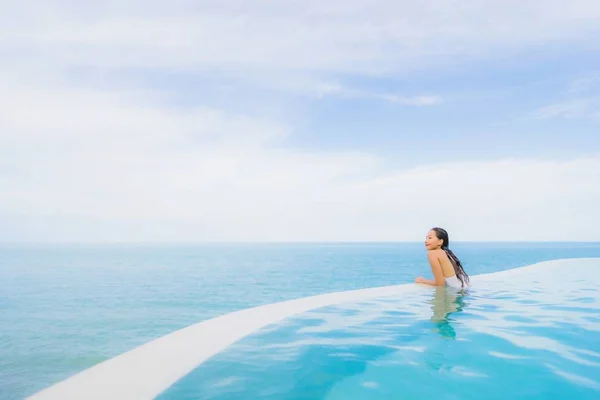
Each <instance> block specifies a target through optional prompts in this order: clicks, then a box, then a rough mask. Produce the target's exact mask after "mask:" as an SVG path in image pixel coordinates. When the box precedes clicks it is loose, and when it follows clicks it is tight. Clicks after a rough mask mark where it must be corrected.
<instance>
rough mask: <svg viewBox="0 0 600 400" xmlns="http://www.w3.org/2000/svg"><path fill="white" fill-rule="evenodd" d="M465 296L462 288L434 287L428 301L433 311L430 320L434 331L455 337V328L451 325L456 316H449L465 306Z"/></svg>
mask: <svg viewBox="0 0 600 400" xmlns="http://www.w3.org/2000/svg"><path fill="white" fill-rule="evenodd" d="M465 296H466V292H465V291H462V290H461V291H458V290H455V289H453V288H447V287H443V286H439V287H435V288H434V291H433V298H432V299H431V301H430V304H431V310H432V311H433V315H432V316H431V319H430V320H431V322H433V323H434V325H435V329H434V331H435V332H437V333H439V334H440V335H441V336H442V337H445V338H448V339H456V330H455V329H454V328H453V327H452V322H453V321H454V318H455V317H456V316H452V317H451V315H452V314H457V313H460V312H461V311H462V310H463V308H465V307H466V305H467V303H466V302H465V299H464V297H465Z"/></svg>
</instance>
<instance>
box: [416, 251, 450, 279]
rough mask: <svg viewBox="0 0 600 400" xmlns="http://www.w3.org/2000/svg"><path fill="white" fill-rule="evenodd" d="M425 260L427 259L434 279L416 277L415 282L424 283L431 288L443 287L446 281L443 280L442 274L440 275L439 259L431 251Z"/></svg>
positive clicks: (440, 265)
mask: <svg viewBox="0 0 600 400" xmlns="http://www.w3.org/2000/svg"><path fill="white" fill-rule="evenodd" d="M427 259H429V265H430V266H431V272H433V278H434V279H433V280H431V279H425V278H423V277H418V278H417V279H415V282H417V283H424V284H426V285H431V286H444V285H445V284H446V280H445V279H444V274H443V273H442V264H440V260H439V258H438V257H437V256H436V255H435V253H434V252H433V251H429V252H427Z"/></svg>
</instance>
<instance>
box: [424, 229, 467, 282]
mask: <svg viewBox="0 0 600 400" xmlns="http://www.w3.org/2000/svg"><path fill="white" fill-rule="evenodd" d="M449 244H450V239H449V238H448V232H446V231H445V230H444V229H442V228H433V229H431V230H430V231H429V232H428V233H427V237H426V238H425V248H426V249H427V258H428V259H429V265H430V266H431V272H433V277H434V279H433V280H431V279H425V278H423V277H422V276H420V277H418V278H417V279H415V282H417V283H424V284H426V285H431V286H444V285H447V286H451V287H454V288H458V289H462V288H468V287H469V276H468V275H467V273H466V272H465V270H464V269H463V266H462V264H461V263H460V260H459V259H458V257H456V255H455V254H454V253H453V252H452V250H450V248H449V247H448V246H449Z"/></svg>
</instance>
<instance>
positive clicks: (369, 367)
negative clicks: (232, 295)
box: [33, 258, 600, 400]
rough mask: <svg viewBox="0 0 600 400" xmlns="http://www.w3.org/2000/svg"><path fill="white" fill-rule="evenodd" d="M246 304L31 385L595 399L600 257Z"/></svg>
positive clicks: (271, 394)
mask: <svg viewBox="0 0 600 400" xmlns="http://www.w3.org/2000/svg"><path fill="white" fill-rule="evenodd" d="M472 283H473V287H472V289H470V290H468V291H467V292H464V293H462V292H457V291H455V290H453V289H449V288H432V287H428V286H424V285H415V284H407V285H397V286H390V287H385V288H374V289H365V290H359V291H352V292H340V293H332V294H327V295H323V296H316V297H309V298H303V299H299V300H293V301H288V302H283V303H274V304H269V305H265V306H260V307H257V308H253V309H247V310H242V311H239V312H235V313H232V314H227V315H225V316H222V317H219V318H216V319H212V320H208V321H203V322H201V323H199V324H196V325H193V326H191V327H189V328H186V329H183V330H180V331H177V332H174V333H172V334H170V335H167V336H165V337H163V338H160V339H157V340H155V341H152V342H149V343H147V344H145V345H143V346H141V347H138V348H136V349H133V350H132V351H130V352H127V353H125V354H122V355H121V356H119V357H116V358H113V359H111V360H108V361H106V362H103V363H100V364H98V365H96V366H94V367H92V368H90V369H88V370H86V371H82V372H81V373H79V374H77V375H75V376H73V377H71V378H69V379H67V380H66V381H63V382H60V383H58V384H57V385H54V386H52V387H50V388H48V389H47V390H44V391H42V392H40V393H38V394H36V395H35V396H33V398H35V399H42V400H45V399H65V398H86V399H104V398H123V399H130V398H136V399H138V398H139V399H147V398H158V399H162V400H166V399H169V400H180V399H213V400H233V399H235V400H238V399H273V400H275V399H285V400H300V399H307V400H308V399H310V400H313V399H314V400H320V399H324V400H342V399H344V400H345V399H358V400H361V399H364V400H367V399H427V398H435V399H556V398H558V399H580V400H585V399H599V398H600V259H597V258H596V259H568V260H557V261H550V262H544V263H539V264H535V265H532V266H528V267H524V268H517V269H513V270H509V271H503V272H496V273H491V274H487V275H477V276H474V277H472Z"/></svg>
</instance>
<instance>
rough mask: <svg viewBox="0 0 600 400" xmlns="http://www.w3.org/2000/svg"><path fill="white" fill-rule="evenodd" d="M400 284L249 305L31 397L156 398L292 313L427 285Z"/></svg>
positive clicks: (479, 278) (481, 278) (554, 264)
mask: <svg viewBox="0 0 600 400" xmlns="http://www.w3.org/2000/svg"><path fill="white" fill-rule="evenodd" d="M588 263H592V264H595V265H597V266H598V267H600V258H574V259H562V260H552V261H545V262H541V263H536V264H532V265H528V266H525V267H520V268H515V269H510V270H507V271H501V272H494V273H490V274H482V275H475V276H472V277H471V281H472V283H473V284H477V283H478V282H485V281H489V280H494V281H495V280H498V279H503V278H506V277H508V276H514V275H517V274H523V273H531V272H534V271H535V270H538V269H542V268H543V269H548V268H563V267H566V266H569V267H570V266H574V267H577V266H578V265H581V264H588ZM423 286H424V285H416V284H412V283H410V284H401V285H393V286H384V287H376V288H369V289H360V290H351V291H344V292H336V293H329V294H323V295H318V296H311V297H304V298H300V299H296V300H289V301H284V302H279V303H272V304H267V305H263V306H258V307H254V308H248V309H244V310H240V311H236V312H232V313H229V314H225V315H222V316H219V317H216V318H212V319H209V320H206V321H202V322H200V323H197V324H194V325H191V326H189V327H187V328H184V329H181V330H178V331H175V332H173V333H170V334H168V335H166V336H163V337H160V338H158V339H155V340H152V341H150V342H148V343H145V344H143V345H141V346H139V347H137V348H134V349H133V350H130V351H128V352H126V353H123V354H121V355H119V356H117V357H114V358H111V359H109V360H107V361H104V362H102V363H99V364H97V365H95V366H93V367H91V368H88V369H86V370H84V371H82V372H79V373H77V374H75V375H73V376H71V377H69V378H67V379H65V380H63V381H61V382H58V383H56V384H55V385H52V386H50V387H48V388H46V389H44V390H42V391H40V392H38V393H36V394H34V395H33V396H31V397H29V399H32V400H67V399H85V400H94V399H115V400H116V399H119V400H121V399H127V400H129V399H131V400H137V399H140V400H141V399H153V398H155V397H156V396H158V395H160V394H161V393H163V392H164V391H165V390H167V389H168V388H169V387H170V386H172V385H173V384H174V383H175V382H177V381H178V380H180V379H182V378H183V377H184V376H186V375H187V374H188V373H190V372H191V371H193V370H194V369H196V368H197V367H198V366H199V365H200V364H202V363H203V362H205V361H206V360H208V359H209V358H211V357H212V356H214V355H215V354H218V353H219V352H221V351H222V350H224V349H226V348H227V347H229V346H230V345H232V344H233V343H235V342H237V341H238V340H240V339H242V338H244V337H245V336H248V335H250V334H252V333H254V332H256V331H258V330H259V329H261V328H263V327H265V326H267V325H270V324H273V323H276V322H279V321H281V320H283V319H286V318H288V317H291V316H294V315H297V314H301V313H303V312H306V311H310V310H314V309H317V308H321V307H326V306H330V305H335V304H340V303H346V302H355V301H360V300H363V299H369V298H374V297H382V296H387V295H397V294H399V293H410V292H414V291H417V290H423Z"/></svg>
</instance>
